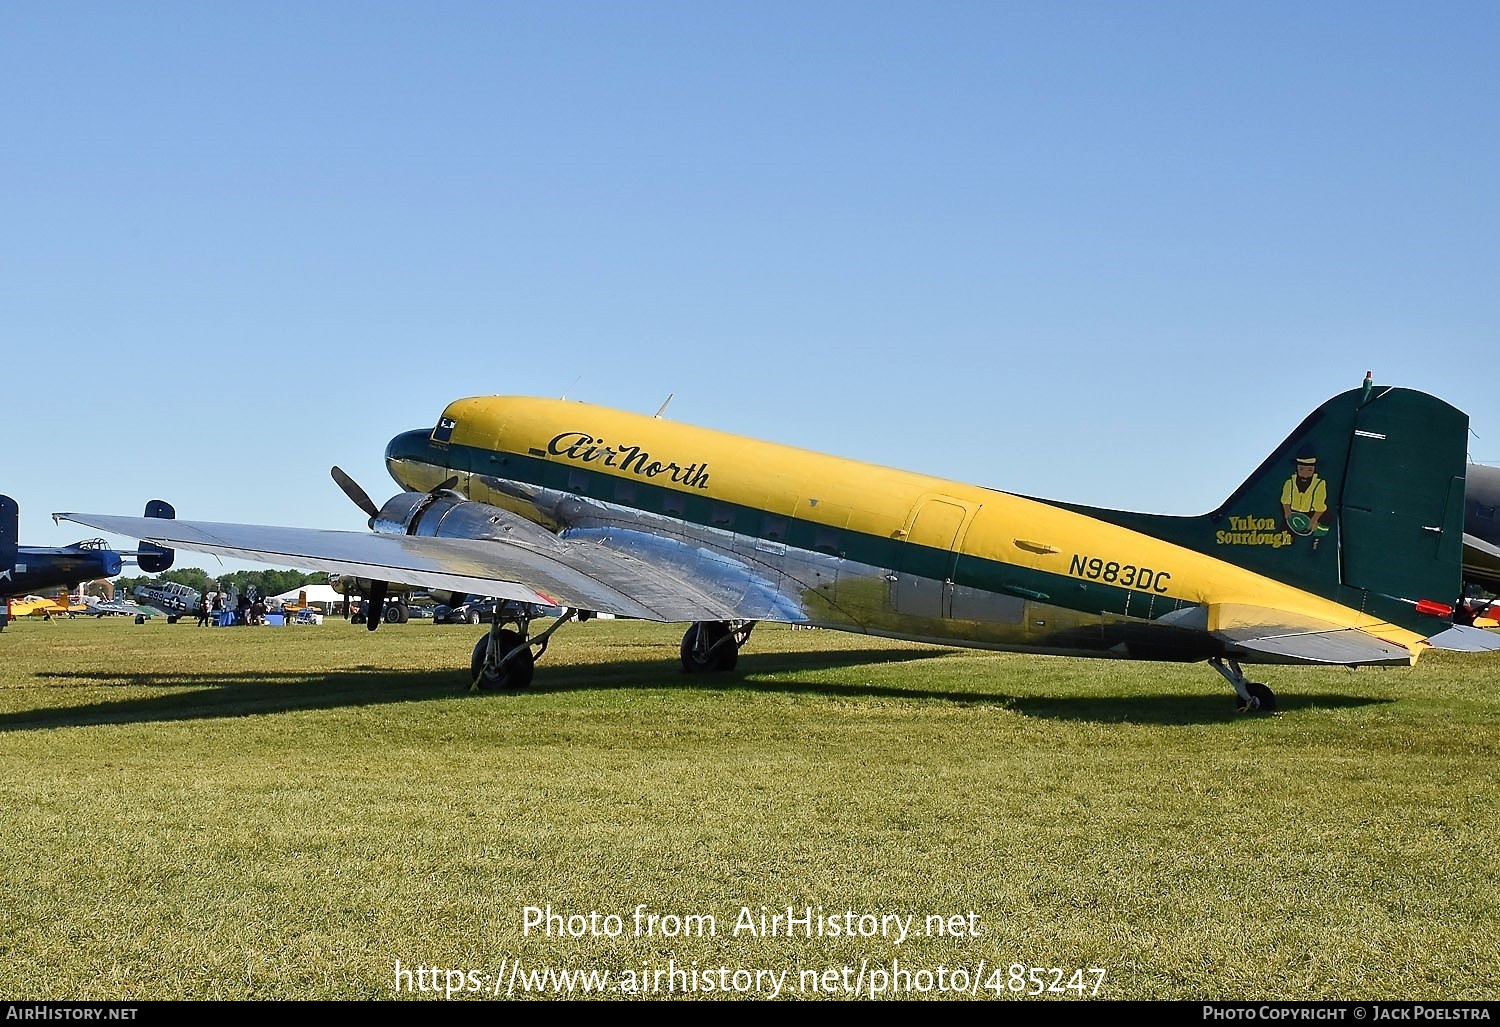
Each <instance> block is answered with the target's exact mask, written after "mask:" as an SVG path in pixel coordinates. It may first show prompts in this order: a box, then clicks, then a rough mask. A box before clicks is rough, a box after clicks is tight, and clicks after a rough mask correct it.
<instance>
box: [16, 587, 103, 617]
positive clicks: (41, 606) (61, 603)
mask: <svg viewBox="0 0 1500 1027" xmlns="http://www.w3.org/2000/svg"><path fill="white" fill-rule="evenodd" d="M8 605H9V611H8V612H9V614H10V616H11V617H41V618H43V619H44V620H51V619H52V618H53V617H72V616H73V615H74V614H79V613H88V612H89V608H88V604H86V603H85V602H84V601H83V597H82V596H73V595H69V594H68V591H67V590H66V589H63V590H61V591H59V592H58V593H57V595H55V596H37V595H29V596H24V597H21V598H12V599H10V600H9V601H8Z"/></svg>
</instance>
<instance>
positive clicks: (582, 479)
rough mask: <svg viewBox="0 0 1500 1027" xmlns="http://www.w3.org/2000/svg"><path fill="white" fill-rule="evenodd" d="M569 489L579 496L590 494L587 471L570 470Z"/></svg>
mask: <svg viewBox="0 0 1500 1027" xmlns="http://www.w3.org/2000/svg"><path fill="white" fill-rule="evenodd" d="M568 491H569V492H571V493H573V494H574V495H577V496H586V495H588V494H589V474H588V472H587V471H573V470H570V471H568Z"/></svg>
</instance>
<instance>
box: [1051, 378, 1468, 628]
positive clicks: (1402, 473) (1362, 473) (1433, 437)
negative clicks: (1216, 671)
mask: <svg viewBox="0 0 1500 1027" xmlns="http://www.w3.org/2000/svg"><path fill="white" fill-rule="evenodd" d="M1468 425H1469V418H1468V415H1467V414H1465V413H1463V412H1462V411H1460V410H1458V409H1457V408H1455V407H1452V406H1450V405H1449V404H1447V403H1445V402H1443V401H1442V400H1440V399H1437V398H1436V397H1434V396H1429V395H1427V394H1426V393H1422V392H1416V391H1413V390H1411V389H1401V388H1395V387H1392V386H1378V385H1375V384H1374V383H1373V382H1372V381H1371V379H1370V378H1369V377H1366V379H1365V384H1364V387H1363V388H1359V389H1353V390H1350V391H1349V392H1345V393H1342V394H1340V395H1338V396H1335V397H1333V398H1332V399H1330V400H1328V401H1327V402H1326V403H1324V404H1323V405H1322V406H1320V407H1318V409H1317V410H1315V411H1313V412H1312V413H1311V414H1310V415H1308V417H1307V418H1306V420H1304V421H1303V422H1302V423H1301V424H1300V425H1298V426H1297V429H1296V430H1295V431H1293V432H1292V433H1291V434H1290V435H1288V436H1287V437H1286V439H1285V440H1283V441H1282V443H1281V444H1280V445H1279V446H1277V447H1276V448H1275V449H1274V450H1273V451H1272V452H1271V455H1270V456H1268V457H1266V459H1265V460H1264V461H1263V462H1262V463H1261V465H1260V466H1259V467H1258V468H1256V470H1255V471H1254V473H1252V474H1251V475H1250V477H1249V478H1247V479H1245V482H1244V484H1242V485H1240V487H1239V488H1237V489H1235V491H1234V494H1233V495H1231V496H1230V497H1229V498H1228V499H1226V500H1225V501H1224V502H1223V503H1222V504H1221V505H1220V506H1219V508H1218V509H1216V510H1214V511H1213V512H1211V513H1207V514H1204V515H1202V516H1200V517H1164V516H1158V515H1153V514H1133V513H1123V512H1116V511H1108V510H1095V509H1091V508H1083V507H1076V506H1070V507H1069V508H1070V509H1087V510H1088V512H1089V513H1091V514H1093V515H1094V516H1097V517H1102V518H1104V519H1106V520H1110V521H1113V522H1114V523H1117V524H1123V525H1125V526H1126V527H1130V528H1134V529H1135V530H1137V531H1142V532H1146V533H1147V534H1151V535H1154V536H1156V537H1158V538H1163V539H1166V540H1168V541H1170V542H1175V543H1177V544H1179V545H1183V546H1187V547H1189V548H1191V549H1195V550H1197V551H1199V552H1202V553H1207V554H1209V555H1211V556H1214V557H1217V558H1219V559H1222V560H1228V561H1230V562H1231V563H1235V564H1237V565H1239V566H1242V567H1246V568H1249V569H1251V570H1254V571H1256V572H1257V573H1260V574H1264V575H1266V576H1267V577H1271V578H1275V579H1277V580H1279V581H1284V582H1287V583H1288V584H1292V585H1295V586H1297V587H1298V588H1303V589H1306V590H1307V591H1309V592H1313V593H1316V594H1318V595H1322V596H1325V597H1327V598H1329V599H1333V600H1335V601H1337V602H1340V603H1343V604H1344V605H1347V606H1353V607H1355V608H1356V609H1362V610H1364V611H1366V612H1368V613H1372V614H1374V615H1376V616H1379V617H1381V618H1382V619H1385V620H1388V621H1390V622H1391V623H1394V624H1399V625H1401V626H1402V627H1406V628H1409V629H1411V630H1413V631H1418V632H1420V633H1421V634H1423V635H1432V634H1434V633H1436V632H1438V631H1441V630H1444V629H1446V628H1448V627H1450V626H1451V623H1452V622H1451V620H1450V618H1451V615H1452V612H1453V604H1454V602H1455V601H1456V600H1457V599H1458V597H1459V595H1460V593H1461V590H1462V585H1461V581H1460V566H1461V563H1462V557H1463V523H1464V474H1465V468H1466V466H1467V455H1466V447H1467V441H1468Z"/></svg>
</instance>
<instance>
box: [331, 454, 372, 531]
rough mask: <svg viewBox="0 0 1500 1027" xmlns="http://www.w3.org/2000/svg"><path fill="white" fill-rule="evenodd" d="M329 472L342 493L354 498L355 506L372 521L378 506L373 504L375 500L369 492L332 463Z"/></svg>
mask: <svg viewBox="0 0 1500 1027" xmlns="http://www.w3.org/2000/svg"><path fill="white" fill-rule="evenodd" d="M329 473H330V474H332V475H333V480H334V481H336V482H338V485H339V488H341V489H343V490H344V495H346V496H348V497H349V498H350V499H352V500H354V505H355V506H357V507H359V508H360V509H361V510H363V511H364V512H365V513H367V514H369V515H370V520H372V521H373V520H374V519H375V518H376V517H377V516H378V515H379V514H380V507H378V506H376V505H375V501H374V500H373V499H371V498H370V495H369V493H368V492H366V491H365V490H364V489H362V488H360V487H359V483H358V482H356V481H355V480H354V479H353V478H351V477H349V476H348V475H347V474H345V473H344V469H343V468H342V467H339V466H338V465H337V464H334V466H333V470H332V471H330V472H329Z"/></svg>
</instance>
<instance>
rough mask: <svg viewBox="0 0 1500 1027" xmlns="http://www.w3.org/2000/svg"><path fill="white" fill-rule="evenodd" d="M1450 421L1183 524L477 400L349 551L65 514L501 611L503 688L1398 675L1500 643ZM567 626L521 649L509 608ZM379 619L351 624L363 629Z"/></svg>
mask: <svg viewBox="0 0 1500 1027" xmlns="http://www.w3.org/2000/svg"><path fill="white" fill-rule="evenodd" d="M1467 432H1468V418H1467V416H1466V415H1465V414H1463V413H1462V412H1461V411H1459V410H1457V409H1455V408H1454V407H1452V406H1450V405H1448V404H1447V403H1444V402H1443V401H1442V400H1439V399H1437V398H1435V397H1433V396H1429V395H1427V394H1425V393H1421V392H1417V391H1414V390H1410V389H1402V388H1395V387H1390V386H1377V385H1375V384H1374V382H1373V380H1372V377H1371V376H1368V375H1367V376H1366V378H1365V382H1364V385H1363V387H1362V388H1358V389H1353V390H1350V391H1349V392H1345V393H1342V394H1340V395H1338V396H1335V397H1333V398H1332V399H1330V400H1328V401H1327V402H1325V403H1324V404H1323V405H1322V406H1320V407H1319V408H1318V409H1317V410H1315V411H1314V412H1313V413H1312V414H1310V415H1309V416H1308V417H1307V418H1306V419H1305V420H1304V421H1303V422H1302V424H1300V425H1299V426H1298V427H1297V428H1296V429H1295V430H1294V431H1293V432H1292V433H1291V434H1290V435H1289V436H1287V438H1286V439H1285V440H1284V441H1283V442H1282V443H1281V444H1280V445H1278V446H1277V447H1276V448H1275V449H1274V450H1272V452H1271V454H1270V455H1269V456H1268V457H1267V458H1266V459H1265V461H1264V462H1263V463H1262V464H1261V465H1260V467H1258V468H1257V469H1256V470H1255V471H1254V472H1252V473H1251V475H1250V477H1249V478H1247V479H1246V480H1245V482H1244V484H1242V485H1241V486H1240V487H1239V488H1238V489H1236V490H1235V492H1234V493H1233V494H1232V495H1231V496H1230V497H1229V498H1228V499H1227V500H1225V502H1224V503H1222V504H1221V505H1220V506H1219V507H1217V508H1216V509H1215V510H1213V511H1211V512H1210V513H1207V514H1203V515H1201V516H1198V517H1168V516H1161V515H1151V514H1136V513H1129V512H1124V511H1116V510H1106V509H1100V508H1093V507H1086V506H1082V505H1077V504H1071V503H1063V502H1058V501H1048V500H1042V499H1036V498H1032V497H1027V496H1021V495H1017V494H1014V493H1009V492H1004V491H1000V490H997V489H989V488H983V487H980V486H975V485H969V484H964V483H961V482H954V481H946V480H942V479H938V478H934V477H930V476H926V475H921V474H917V473H913V472H909V471H901V470H895V469H891V468H885V467H879V466H875V465H871V464H865V463H859V462H856V461H852V460H846V459H843V458H839V457H835V456H828V455H825V454H821V453H816V452H812V451H809V450H803V449H796V448H793V447H789V446H782V445H777V444H773V443H768V442H760V441H756V440H754V439H749V438H745V437H742V436H737V435H730V434H727V433H723V432H716V431H711V430H708V429H702V428H694V427H690V426H686V425H679V424H676V423H673V422H671V421H667V420H664V419H662V418H660V417H647V416H643V415H639V414H632V413H626V412H622V411H617V410H609V409H605V408H602V407H596V406H591V405H587V404H582V403H576V402H567V401H562V400H547V399H536V398H528V397H502V396H487V397H474V398H469V399H463V400H458V401H456V402H454V403H451V404H449V405H448V407H447V408H446V409H445V410H444V411H443V413H442V416H441V417H440V418H439V419H438V421H437V424H436V426H435V427H433V428H430V429H421V430H417V431H409V432H404V433H402V434H400V435H397V436H396V437H395V438H393V439H392V440H391V441H390V443H389V444H388V445H387V447H386V465H387V467H388V469H389V470H390V473H391V475H392V477H393V478H394V479H395V480H396V482H397V483H398V484H399V485H400V486H401V487H402V488H403V489H404V490H405V491H403V492H402V493H400V494H398V495H396V496H394V497H393V498H391V499H390V500H388V501H387V502H386V503H385V504H384V505H383V506H377V505H376V504H375V503H374V502H372V501H371V500H370V498H369V496H368V495H367V494H366V493H365V492H364V490H363V489H361V488H360V487H359V486H358V485H356V484H355V483H353V482H352V481H350V480H349V479H348V478H347V476H346V475H344V474H343V473H342V472H341V471H339V470H338V469H337V468H335V469H334V478H335V479H336V480H337V481H338V483H339V484H340V486H341V487H342V488H343V489H344V491H345V492H346V493H347V494H348V495H349V496H350V498H351V499H352V500H353V501H354V502H355V503H356V504H357V505H358V506H359V507H360V508H361V509H362V510H364V511H365V512H366V514H368V516H369V521H368V524H369V527H370V528H372V529H373V534H366V533H359V532H329V531H314V530H309V529H300V528H290V527H274V526H265V525H246V524H223V523H211V522H193V521H176V520H173V519H172V518H173V517H174V516H175V513H174V512H173V511H172V509H171V507H170V506H169V505H167V504H165V503H161V502H160V501H155V500H154V501H153V504H154V505H155V506H156V511H155V513H154V514H153V513H152V512H151V507H150V506H148V516H146V517H143V518H136V517H118V516H112V515H107V514H81V513H64V514H58V515H56V516H58V517H60V518H65V519H69V520H74V521H77V522H79V523H82V524H87V525H91V526H93V527H95V528H98V529H100V530H103V531H109V532H116V533H119V534H121V535H133V536H135V537H137V538H140V539H143V540H145V541H144V542H143V543H142V545H143V547H144V546H145V545H147V544H149V545H151V546H153V547H157V548H158V549H159V551H168V550H170V549H171V548H173V547H175V548H183V549H189V550H195V551H199V552H206V553H216V554H220V555H223V556H229V557H235V558H240V559H248V560H259V561H262V562H268V563H280V564H285V565H292V566H305V567H315V568H320V569H326V570H329V571H332V572H335V573H341V574H350V575H354V576H357V577H361V578H367V579H369V580H370V582H371V586H372V587H371V590H370V594H369V595H368V597H367V598H368V599H369V600H370V602H371V603H372V604H373V607H374V608H376V609H378V608H380V606H381V605H382V604H383V602H384V594H383V593H384V591H385V588H386V587H387V583H388V582H393V581H394V582H401V583H403V584H405V585H408V586H414V587H421V588H426V589H429V590H438V591H444V592H465V593H475V594H480V595H489V596H497V597H500V598H503V599H507V600H511V601H512V603H513V610H512V611H511V612H510V613H509V615H508V616H506V617H500V616H497V617H496V620H495V623H494V624H492V625H491V627H490V630H489V632H488V633H487V634H486V635H485V636H483V637H481V638H480V639H479V640H478V642H477V643H476V644H475V646H474V648H473V650H472V652H471V654H470V671H471V673H472V676H473V680H474V686H475V687H477V688H508V689H514V688H523V687H525V686H526V685H528V684H529V683H530V681H531V679H532V674H533V669H534V661H535V659H536V657H538V656H540V655H541V654H542V653H543V652H545V649H546V644H547V641H548V638H549V636H550V635H551V634H552V633H553V632H554V631H556V630H558V629H559V628H561V627H562V626H563V625H564V624H565V623H567V622H569V621H570V620H572V619H575V618H579V619H581V618H583V617H585V616H588V615H589V614H591V613H594V612H606V613H611V614H614V615H616V616H623V617H635V618H645V619H650V620H657V621H678V622H685V623H688V625H689V626H688V628H687V630H686V632H685V634H684V636H683V640H682V645H681V651H680V656H681V660H682V666H683V668H684V669H686V670H689V671H694V672H699V671H726V670H729V669H731V668H733V667H734V666H735V663H736V658H737V654H738V651H739V649H740V647H741V646H743V645H744V644H745V643H746V642H747V641H748V639H749V638H750V635H751V631H752V630H753V628H754V626H755V625H756V624H757V623H758V622H759V621H763V620H764V621H773V622H784V623H792V624H805V625H814V626H820V627H828V628H836V629H841V630H847V631H856V632H864V633H869V634H877V635H887V636H891V637H898V638H907V639H913V640H918V641H925V642H934V643H941V644H949V645H960V646H974V647H980V648H989V649H1007V650H1019V651H1032V652H1041V653H1051V654H1059V655H1084V656H1098V657H1112V658H1123V659H1144V660H1203V661H1207V662H1208V663H1209V665H1210V666H1212V667H1213V668H1214V669H1215V670H1216V671H1218V672H1219V673H1220V674H1221V675H1222V676H1223V677H1224V678H1225V679H1226V680H1227V681H1228V682H1229V683H1230V685H1231V687H1233V689H1234V691H1235V694H1236V703H1237V706H1238V707H1239V708H1240V709H1242V710H1247V711H1248V710H1262V711H1264V710H1271V709H1274V708H1275V697H1274V695H1273V694H1272V692H1271V690H1270V689H1269V688H1267V687H1266V686H1265V685H1264V684H1263V683H1260V682H1255V681H1251V680H1250V679H1249V678H1248V677H1247V676H1246V675H1245V674H1244V672H1243V671H1242V670H1241V664H1274V663H1301V664H1314V665H1346V666H1351V667H1354V666H1403V665H1405V666H1409V665H1410V664H1412V663H1413V662H1414V661H1415V660H1416V659H1417V658H1418V656H1419V655H1420V654H1421V653H1422V652H1424V651H1426V650H1427V649H1429V648H1453V649H1461V650H1471V651H1482V650H1493V649H1500V637H1496V636H1495V635H1493V634H1490V633H1486V632H1484V631H1480V630H1476V629H1474V628H1472V627H1467V626H1459V625H1455V624H1454V622H1453V615H1454V604H1455V603H1456V602H1457V600H1458V597H1459V595H1460V589H1461V581H1460V573H1459V572H1460V563H1461V554H1462V549H1463V522H1464V494H1465V493H1464V472H1465V462H1466V458H1465V449H1464V447H1465V443H1466V441H1467ZM535 606H562V607H565V608H566V610H567V612H566V614H565V615H564V616H563V617H559V618H557V620H556V621H555V622H554V623H553V624H552V625H551V626H550V627H549V628H547V629H546V630H545V631H543V632H541V633H540V634H539V635H537V636H535V637H530V635H529V627H528V622H529V618H530V615H529V613H528V612H527V611H528V610H530V609H533V608H534V607H535ZM380 620H381V618H380V617H378V616H376V617H371V618H370V620H369V623H368V625H367V626H368V627H369V628H370V629H372V630H373V629H375V628H376V627H378V626H379V623H380Z"/></svg>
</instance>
